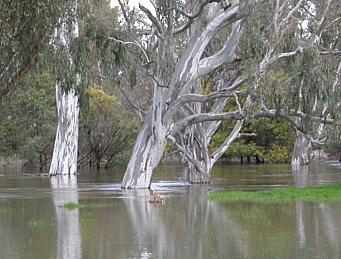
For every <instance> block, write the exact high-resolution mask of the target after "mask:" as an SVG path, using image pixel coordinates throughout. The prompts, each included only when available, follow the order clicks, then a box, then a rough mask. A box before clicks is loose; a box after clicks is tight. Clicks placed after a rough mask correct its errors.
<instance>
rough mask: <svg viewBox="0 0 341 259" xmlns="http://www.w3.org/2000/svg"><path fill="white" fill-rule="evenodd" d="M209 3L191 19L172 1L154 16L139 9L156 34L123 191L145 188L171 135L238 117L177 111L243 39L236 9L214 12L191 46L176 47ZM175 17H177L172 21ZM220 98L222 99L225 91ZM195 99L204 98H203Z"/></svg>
mask: <svg viewBox="0 0 341 259" xmlns="http://www.w3.org/2000/svg"><path fill="white" fill-rule="evenodd" d="M210 2H212V1H203V2H202V3H201V4H199V5H198V7H197V8H195V9H194V10H193V12H191V13H187V12H185V11H184V10H183V9H180V8H181V7H179V6H178V3H177V2H174V1H156V5H157V6H156V7H157V8H156V10H155V11H156V13H155V14H153V13H152V12H151V11H150V10H148V9H147V8H145V7H143V6H140V9H141V10H142V11H143V12H144V13H145V15H146V16H147V17H148V18H149V20H150V22H151V23H152V26H153V28H155V30H153V33H154V35H155V38H156V39H157V43H156V44H155V48H154V49H155V52H154V53H152V54H153V56H155V62H154V63H153V64H154V66H152V68H151V69H150V72H151V73H152V75H151V76H152V79H153V97H152V105H151V107H150V111H149V112H148V113H147V114H146V116H145V118H144V124H143V127H142V129H141V131H140V133H139V135H138V137H137V140H136V143H135V146H134V149H133V153H132V156H131V159H130V161H129V164H128V167H127V170H126V173H125V175H124V178H123V181H122V187H123V188H148V187H149V186H150V182H151V177H152V173H153V170H154V169H155V168H156V167H157V165H158V164H159V162H160V160H161V158H162V155H163V152H164V150H165V147H166V144H167V138H168V137H169V136H172V135H174V134H173V132H178V131H179V132H180V131H182V130H183V129H184V128H185V127H186V126H188V125H192V124H195V123H200V122H203V121H212V120H221V119H226V118H240V117H241V114H240V112H239V111H233V112H223V113H200V114H194V115H188V114H184V113H182V112H181V111H182V107H184V106H185V105H186V104H188V103H191V102H195V101H196V100H197V96H193V95H192V94H191V88H192V87H193V85H194V86H195V85H197V84H195V83H196V81H197V80H199V79H200V78H202V77H203V76H205V75H208V74H210V73H211V72H213V71H214V70H216V69H217V68H218V67H220V66H221V65H223V64H225V63H231V62H233V61H234V60H235V49H236V47H237V45H238V43H239V39H240V36H241V33H242V32H241V27H242V15H241V12H240V8H239V4H234V5H232V6H223V8H219V9H218V10H217V13H216V16H215V17H214V18H213V19H212V20H211V21H210V22H208V24H207V26H206V27H204V28H202V29H201V31H200V32H199V33H196V35H191V39H190V40H187V41H186V42H183V44H184V45H185V47H184V48H181V49H179V47H180V46H179V45H175V44H176V42H175V37H177V35H179V34H181V33H183V32H184V31H186V29H188V27H189V25H190V24H191V23H192V22H193V21H194V20H195V19H196V18H197V17H198V16H199V15H200V14H201V13H202V11H203V9H204V7H205V6H206V5H208V4H209V3H210ZM179 13H180V14H182V17H181V19H176V18H177V17H178V14H179ZM178 24H179V25H178ZM226 26H230V33H228V36H227V37H226V40H225V42H224V44H223V46H222V47H221V49H220V50H219V51H217V52H215V53H214V54H212V55H206V56H205V51H206V48H207V46H208V45H209V44H210V42H211V41H212V40H213V39H214V37H215V36H216V35H217V34H218V33H219V32H221V29H223V28H224V27H226ZM148 62H151V60H148ZM225 90H226V89H225ZM220 94H226V92H225V91H224V89H222V92H221V93H220ZM198 97H199V98H207V97H206V96H202V95H199V96H198ZM193 98H194V99H193Z"/></svg>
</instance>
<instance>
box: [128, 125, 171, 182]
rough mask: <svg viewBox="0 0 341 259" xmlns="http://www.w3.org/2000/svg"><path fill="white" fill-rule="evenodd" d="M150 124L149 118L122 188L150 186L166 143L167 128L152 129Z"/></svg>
mask: <svg viewBox="0 0 341 259" xmlns="http://www.w3.org/2000/svg"><path fill="white" fill-rule="evenodd" d="M150 124H151V123H150V122H149V121H148V120H147V121H146V122H145V123H144V125H143V128H142V130H141V131H140V132H139V135H138V137H137V140H136V142H135V145H134V148H133V151H132V155H131V158H130V160H129V164H128V166H127V169H126V172H125V174H124V177H123V180H122V188H149V187H150V184H151V178H152V174H153V170H154V169H155V168H156V167H157V165H158V164H159V162H160V160H161V158H162V155H163V152H164V149H165V145H166V143H165V140H166V138H165V134H166V131H165V129H164V128H163V127H159V128H158V129H156V128H153V129H151V125H150Z"/></svg>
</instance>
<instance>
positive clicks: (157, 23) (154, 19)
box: [139, 4, 163, 35]
mask: <svg viewBox="0 0 341 259" xmlns="http://www.w3.org/2000/svg"><path fill="white" fill-rule="evenodd" d="M139 8H140V10H141V11H142V12H144V13H145V14H146V15H147V17H148V18H149V20H150V21H151V22H152V24H153V25H154V26H155V27H156V29H157V30H158V32H159V34H161V35H162V33H163V29H162V24H161V22H160V21H159V20H158V19H157V17H155V16H154V15H153V14H152V13H151V11H150V10H149V9H148V8H146V7H144V6H143V5H141V4H139Z"/></svg>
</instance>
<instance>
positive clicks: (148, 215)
mask: <svg viewBox="0 0 341 259" xmlns="http://www.w3.org/2000/svg"><path fill="white" fill-rule="evenodd" d="M134 196H135V197H136V198H131V199H124V204H125V206H126V209H127V212H128V216H129V220H130V222H131V225H130V226H131V228H132V229H133V232H134V233H135V240H134V246H135V254H134V255H133V257H132V258H197V259H203V258H205V259H206V258H226V257H225V256H226V255H227V254H228V255H230V256H232V255H236V256H237V255H238V256H239V255H242V256H243V257H245V256H247V249H245V244H244V243H243V242H242V239H241V238H240V236H239V234H240V229H239V226H238V224H236V223H235V222H233V221H232V220H231V219H230V218H229V214H228V213H225V212H223V211H222V208H221V207H220V206H218V205H217V204H215V203H211V202H208V200H207V187H199V186H193V187H191V188H188V189H187V190H186V194H185V195H183V196H180V195H179V197H169V198H166V204H165V205H164V206H162V207H160V206H159V205H155V204H151V203H149V202H148V199H149V192H148V191H140V190H138V191H134ZM137 197H138V198H137Z"/></svg>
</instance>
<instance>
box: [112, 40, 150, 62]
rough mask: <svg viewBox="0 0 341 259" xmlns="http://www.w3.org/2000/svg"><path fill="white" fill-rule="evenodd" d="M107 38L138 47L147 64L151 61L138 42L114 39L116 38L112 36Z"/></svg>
mask: <svg viewBox="0 0 341 259" xmlns="http://www.w3.org/2000/svg"><path fill="white" fill-rule="evenodd" d="M108 39H109V40H112V41H115V42H118V43H121V44H123V45H134V46H136V47H138V48H139V49H140V50H141V51H142V53H143V55H144V57H145V58H146V60H147V64H150V63H151V60H150V58H149V56H148V54H147V52H146V51H145V49H144V48H143V47H142V46H141V44H140V43H138V42H137V41H123V40H120V39H116V38H114V37H108Z"/></svg>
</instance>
